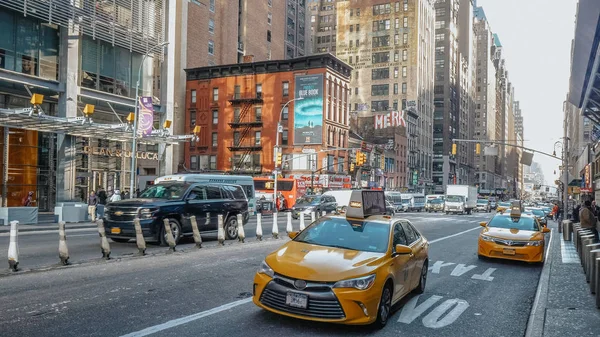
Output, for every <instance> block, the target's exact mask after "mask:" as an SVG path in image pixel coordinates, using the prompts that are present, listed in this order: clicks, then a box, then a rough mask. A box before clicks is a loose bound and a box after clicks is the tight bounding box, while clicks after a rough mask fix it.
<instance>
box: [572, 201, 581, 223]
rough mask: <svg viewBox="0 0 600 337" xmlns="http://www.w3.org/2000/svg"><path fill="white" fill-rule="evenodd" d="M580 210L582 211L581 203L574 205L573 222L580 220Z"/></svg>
mask: <svg viewBox="0 0 600 337" xmlns="http://www.w3.org/2000/svg"><path fill="white" fill-rule="evenodd" d="M579 211H581V204H580V203H577V204H576V205H575V207H573V222H579Z"/></svg>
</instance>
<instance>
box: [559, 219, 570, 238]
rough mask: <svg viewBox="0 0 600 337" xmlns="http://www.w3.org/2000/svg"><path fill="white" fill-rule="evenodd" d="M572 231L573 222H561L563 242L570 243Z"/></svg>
mask: <svg viewBox="0 0 600 337" xmlns="http://www.w3.org/2000/svg"><path fill="white" fill-rule="evenodd" d="M559 227H560V226H559ZM572 231H573V222H572V221H571V220H563V222H562V235H563V240H565V241H571V238H572V235H573V233H572Z"/></svg>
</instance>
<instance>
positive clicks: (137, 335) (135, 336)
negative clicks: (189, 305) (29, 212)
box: [121, 297, 252, 337]
mask: <svg viewBox="0 0 600 337" xmlns="http://www.w3.org/2000/svg"><path fill="white" fill-rule="evenodd" d="M250 302H252V297H249V298H245V299H243V300H239V301H235V302H231V303H227V304H223V305H222V306H219V307H216V308H213V309H210V310H206V311H202V312H199V313H196V314H193V315H189V316H185V317H181V318H177V319H174V320H170V321H168V322H165V323H163V324H159V325H155V326H151V327H149V328H146V329H144V330H140V331H136V332H132V333H128V334H126V335H123V336H121V337H142V336H148V335H151V334H154V333H157V332H160V331H163V330H167V329H171V328H174V327H176V326H180V325H183V324H186V323H189V322H193V321H196V320H199V319H201V318H204V317H207V316H211V315H214V314H218V313H220V312H222V311H225V310H229V309H231V308H235V307H237V306H240V305H242V304H246V303H250Z"/></svg>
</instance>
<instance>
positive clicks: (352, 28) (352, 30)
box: [350, 25, 354, 33]
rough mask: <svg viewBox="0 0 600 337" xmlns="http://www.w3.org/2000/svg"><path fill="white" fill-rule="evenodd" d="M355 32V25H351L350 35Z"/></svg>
mask: <svg viewBox="0 0 600 337" xmlns="http://www.w3.org/2000/svg"><path fill="white" fill-rule="evenodd" d="M352 32H354V25H350V33H352Z"/></svg>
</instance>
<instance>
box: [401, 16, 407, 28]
mask: <svg viewBox="0 0 600 337" xmlns="http://www.w3.org/2000/svg"><path fill="white" fill-rule="evenodd" d="M402 26H403V27H404V28H408V18H407V17H404V19H402Z"/></svg>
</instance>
